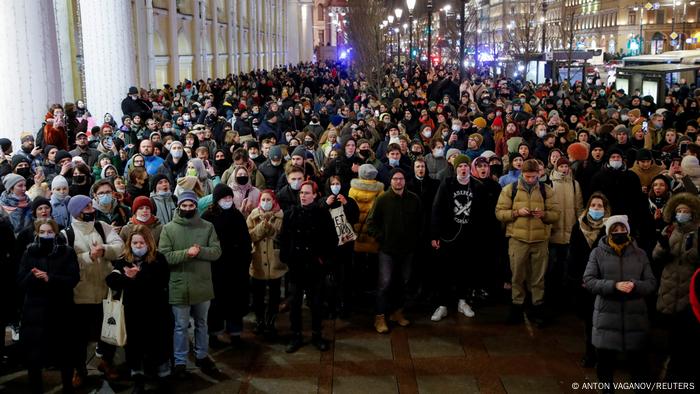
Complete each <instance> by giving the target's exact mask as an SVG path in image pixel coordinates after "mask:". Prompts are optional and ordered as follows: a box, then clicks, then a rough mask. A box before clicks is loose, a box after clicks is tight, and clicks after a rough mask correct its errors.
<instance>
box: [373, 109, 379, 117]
mask: <svg viewBox="0 0 700 394" xmlns="http://www.w3.org/2000/svg"><path fill="white" fill-rule="evenodd" d="M374 116H377V117H379V110H378V109H375V110H374Z"/></svg>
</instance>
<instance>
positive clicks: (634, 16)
mask: <svg viewBox="0 0 700 394" xmlns="http://www.w3.org/2000/svg"><path fill="white" fill-rule="evenodd" d="M627 24H628V25H636V24H637V13H636V12H635V11H630V14H629V16H628V17H627Z"/></svg>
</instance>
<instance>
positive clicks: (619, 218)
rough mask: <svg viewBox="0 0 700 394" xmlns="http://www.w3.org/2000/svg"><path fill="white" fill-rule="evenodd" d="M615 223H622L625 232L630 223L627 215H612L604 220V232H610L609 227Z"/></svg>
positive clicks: (628, 230) (628, 228) (628, 229)
mask: <svg viewBox="0 0 700 394" xmlns="http://www.w3.org/2000/svg"><path fill="white" fill-rule="evenodd" d="M616 223H622V224H624V225H625V228H626V229H627V232H628V233H629V232H630V224H629V221H628V220H627V215H613V216H610V217H609V218H608V219H607V220H606V221H605V234H610V228H612V226H613V225H614V224H616Z"/></svg>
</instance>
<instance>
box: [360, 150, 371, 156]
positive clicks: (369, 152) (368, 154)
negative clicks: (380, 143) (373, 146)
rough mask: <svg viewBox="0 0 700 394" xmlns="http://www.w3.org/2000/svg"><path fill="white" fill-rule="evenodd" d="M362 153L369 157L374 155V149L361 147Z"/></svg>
mask: <svg viewBox="0 0 700 394" xmlns="http://www.w3.org/2000/svg"><path fill="white" fill-rule="evenodd" d="M360 155H362V157H364V158H368V157H370V156H371V155H372V151H371V150H369V149H360Z"/></svg>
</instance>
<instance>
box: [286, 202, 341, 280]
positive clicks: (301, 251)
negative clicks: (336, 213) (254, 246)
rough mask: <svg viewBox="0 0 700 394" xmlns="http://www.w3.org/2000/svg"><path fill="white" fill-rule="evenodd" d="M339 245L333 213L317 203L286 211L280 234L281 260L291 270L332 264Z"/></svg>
mask: <svg viewBox="0 0 700 394" xmlns="http://www.w3.org/2000/svg"><path fill="white" fill-rule="evenodd" d="M337 245H338V236H337V235H336V232H335V225H334V224H333V219H332V218H331V214H330V212H329V211H328V210H327V209H324V208H322V207H320V205H319V204H317V203H313V204H311V205H308V206H301V205H296V206H293V207H291V208H290V209H287V210H285V211H284V219H283V221H282V230H281V231H280V260H282V262H283V263H285V264H287V265H288V266H289V269H290V270H294V269H299V268H302V267H300V264H302V263H314V264H316V263H321V262H325V261H329V258H330V257H331V254H332V253H333V251H335V250H336V246H337Z"/></svg>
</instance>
